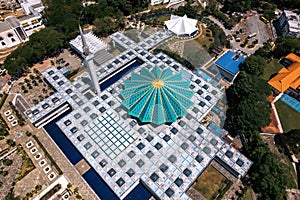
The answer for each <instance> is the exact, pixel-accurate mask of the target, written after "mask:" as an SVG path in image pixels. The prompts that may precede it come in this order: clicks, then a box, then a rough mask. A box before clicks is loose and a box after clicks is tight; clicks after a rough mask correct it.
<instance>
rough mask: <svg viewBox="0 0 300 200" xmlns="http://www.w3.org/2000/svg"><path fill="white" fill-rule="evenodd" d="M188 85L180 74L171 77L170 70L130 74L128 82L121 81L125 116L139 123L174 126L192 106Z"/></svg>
mask: <svg viewBox="0 0 300 200" xmlns="http://www.w3.org/2000/svg"><path fill="white" fill-rule="evenodd" d="M189 85H190V81H188V80H183V79H182V73H176V74H173V73H172V70H171V69H170V68H167V69H166V70H161V69H160V68H159V67H158V66H155V67H154V68H153V69H152V70H151V71H150V70H149V69H147V68H143V69H142V70H141V72H140V74H136V73H134V72H133V73H132V74H131V79H130V80H125V81H124V86H125V90H123V91H121V95H122V97H123V98H124V100H123V102H122V105H123V106H125V107H126V108H127V109H128V114H129V115H131V116H134V117H137V118H138V119H139V120H140V121H141V122H143V123H148V122H150V123H154V124H156V125H160V124H163V123H170V122H175V121H176V120H177V119H178V118H180V117H182V116H184V115H186V114H187V111H186V110H187V109H188V108H189V107H191V106H192V105H193V102H192V101H190V99H191V97H192V96H193V94H194V92H193V91H192V90H190V88H189Z"/></svg>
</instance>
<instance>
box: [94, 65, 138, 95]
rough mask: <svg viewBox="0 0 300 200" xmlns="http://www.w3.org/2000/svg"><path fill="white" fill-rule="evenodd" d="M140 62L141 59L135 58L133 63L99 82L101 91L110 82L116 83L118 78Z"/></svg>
mask: <svg viewBox="0 0 300 200" xmlns="http://www.w3.org/2000/svg"><path fill="white" fill-rule="evenodd" d="M142 64H143V61H142V60H136V61H135V62H134V63H132V64H131V65H129V66H127V67H126V68H125V69H122V70H121V71H119V72H118V73H116V74H115V75H114V76H112V77H111V78H109V79H107V80H106V81H104V82H103V83H101V84H100V89H101V91H103V90H105V89H106V88H108V87H109V86H111V85H112V84H114V83H116V82H117V81H118V80H120V79H121V78H122V77H123V76H125V75H126V74H127V73H129V72H131V71H132V70H134V69H135V68H137V67H138V66H140V65H142Z"/></svg>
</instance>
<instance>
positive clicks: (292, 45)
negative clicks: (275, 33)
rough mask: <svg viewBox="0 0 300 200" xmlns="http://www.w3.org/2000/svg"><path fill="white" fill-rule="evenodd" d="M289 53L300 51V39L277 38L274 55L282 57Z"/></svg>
mask: <svg viewBox="0 0 300 200" xmlns="http://www.w3.org/2000/svg"><path fill="white" fill-rule="evenodd" d="M289 53H300V40H299V38H296V37H285V38H281V37H279V38H277V40H276V47H275V49H274V51H273V55H274V56H275V57H276V58H281V57H283V56H286V55H287V54H289Z"/></svg>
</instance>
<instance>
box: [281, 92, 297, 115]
mask: <svg viewBox="0 0 300 200" xmlns="http://www.w3.org/2000/svg"><path fill="white" fill-rule="evenodd" d="M280 100H281V101H283V102H284V103H286V104H287V105H289V106H290V107H291V108H293V109H294V110H296V111H297V112H298V113H300V102H299V101H298V100H297V99H295V98H293V97H291V96H289V95H287V94H283V95H282V96H281V97H280Z"/></svg>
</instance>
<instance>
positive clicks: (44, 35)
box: [4, 27, 66, 74]
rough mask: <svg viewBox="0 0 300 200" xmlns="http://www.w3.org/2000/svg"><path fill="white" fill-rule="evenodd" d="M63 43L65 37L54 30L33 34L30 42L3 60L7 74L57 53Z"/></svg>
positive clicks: (47, 29) (48, 29)
mask: <svg viewBox="0 0 300 200" xmlns="http://www.w3.org/2000/svg"><path fill="white" fill-rule="evenodd" d="M65 42H66V36H65V35H64V34H62V33H60V32H58V31H56V30H55V29H54V28H51V27H49V28H46V29H43V30H41V31H40V32H39V33H38V34H33V35H32V36H31V37H30V42H27V43H25V44H24V45H23V46H21V47H19V48H18V49H16V50H15V51H13V52H12V53H11V54H10V55H9V56H8V57H7V58H6V59H5V61H4V66H5V68H6V69H7V71H8V73H10V74H15V73H16V72H18V71H21V70H22V69H23V68H24V67H27V66H30V65H31V64H32V63H34V62H37V61H38V60H40V59H41V58H42V57H44V56H46V55H48V54H49V53H52V52H55V51H57V50H58V49H59V48H61V47H63V46H64V45H65Z"/></svg>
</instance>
